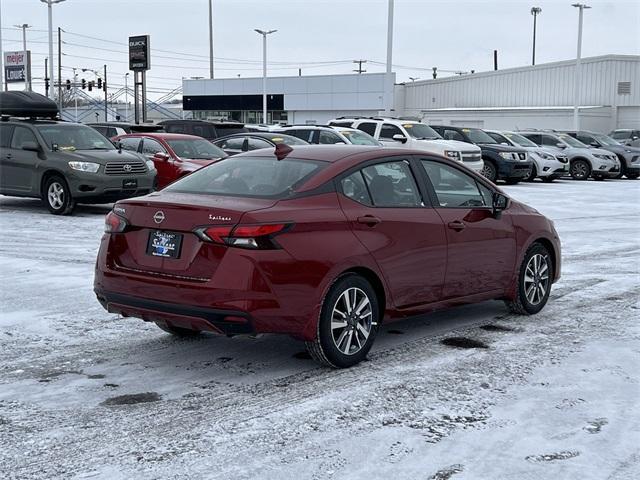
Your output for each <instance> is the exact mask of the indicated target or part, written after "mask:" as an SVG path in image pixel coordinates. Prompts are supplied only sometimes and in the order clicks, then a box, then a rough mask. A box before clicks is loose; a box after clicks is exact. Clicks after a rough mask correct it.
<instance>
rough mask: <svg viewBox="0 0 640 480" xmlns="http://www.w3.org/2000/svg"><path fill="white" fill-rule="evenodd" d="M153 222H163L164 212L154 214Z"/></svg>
mask: <svg viewBox="0 0 640 480" xmlns="http://www.w3.org/2000/svg"><path fill="white" fill-rule="evenodd" d="M153 221H154V222H156V223H158V224H159V223H162V222H164V212H163V211H162V210H158V211H157V212H156V213H154V214H153Z"/></svg>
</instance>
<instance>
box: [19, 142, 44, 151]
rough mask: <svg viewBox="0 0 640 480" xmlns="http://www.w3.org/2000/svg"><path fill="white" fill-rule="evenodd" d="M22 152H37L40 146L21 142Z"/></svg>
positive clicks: (34, 143)
mask: <svg viewBox="0 0 640 480" xmlns="http://www.w3.org/2000/svg"><path fill="white" fill-rule="evenodd" d="M22 150H29V151H30V152H39V151H40V145H38V144H37V143H36V142H22Z"/></svg>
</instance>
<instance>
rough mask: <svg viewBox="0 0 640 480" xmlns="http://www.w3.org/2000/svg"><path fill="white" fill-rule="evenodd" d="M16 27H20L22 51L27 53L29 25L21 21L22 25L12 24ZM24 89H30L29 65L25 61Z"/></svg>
mask: <svg viewBox="0 0 640 480" xmlns="http://www.w3.org/2000/svg"><path fill="white" fill-rule="evenodd" d="M14 27H16V28H21V29H22V51H23V52H24V54H25V55H26V54H27V28H31V25H27V24H26V23H23V24H22V25H14ZM24 89H25V90H26V91H28V92H30V91H31V65H30V62H27V76H26V78H25V81H24Z"/></svg>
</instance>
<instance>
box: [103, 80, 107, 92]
mask: <svg viewBox="0 0 640 480" xmlns="http://www.w3.org/2000/svg"><path fill="white" fill-rule="evenodd" d="M102 90H104V91H105V92H106V91H107V81H106V80H105V81H104V82H102Z"/></svg>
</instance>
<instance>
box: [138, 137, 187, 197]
mask: <svg viewBox="0 0 640 480" xmlns="http://www.w3.org/2000/svg"><path fill="white" fill-rule="evenodd" d="M142 154H143V155H144V156H145V157H147V159H148V160H152V161H153V164H154V165H155V167H156V171H157V172H158V173H156V176H157V178H158V185H160V186H164V185H167V184H168V183H171V182H173V181H174V180H175V179H176V178H178V172H177V169H176V166H175V164H174V163H175V159H174V158H173V157H172V156H171V155H169V152H167V149H166V148H164V146H163V145H162V144H161V143H160V142H159V141H157V140H156V139H155V138H151V137H143V138H142ZM158 154H162V155H158Z"/></svg>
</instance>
